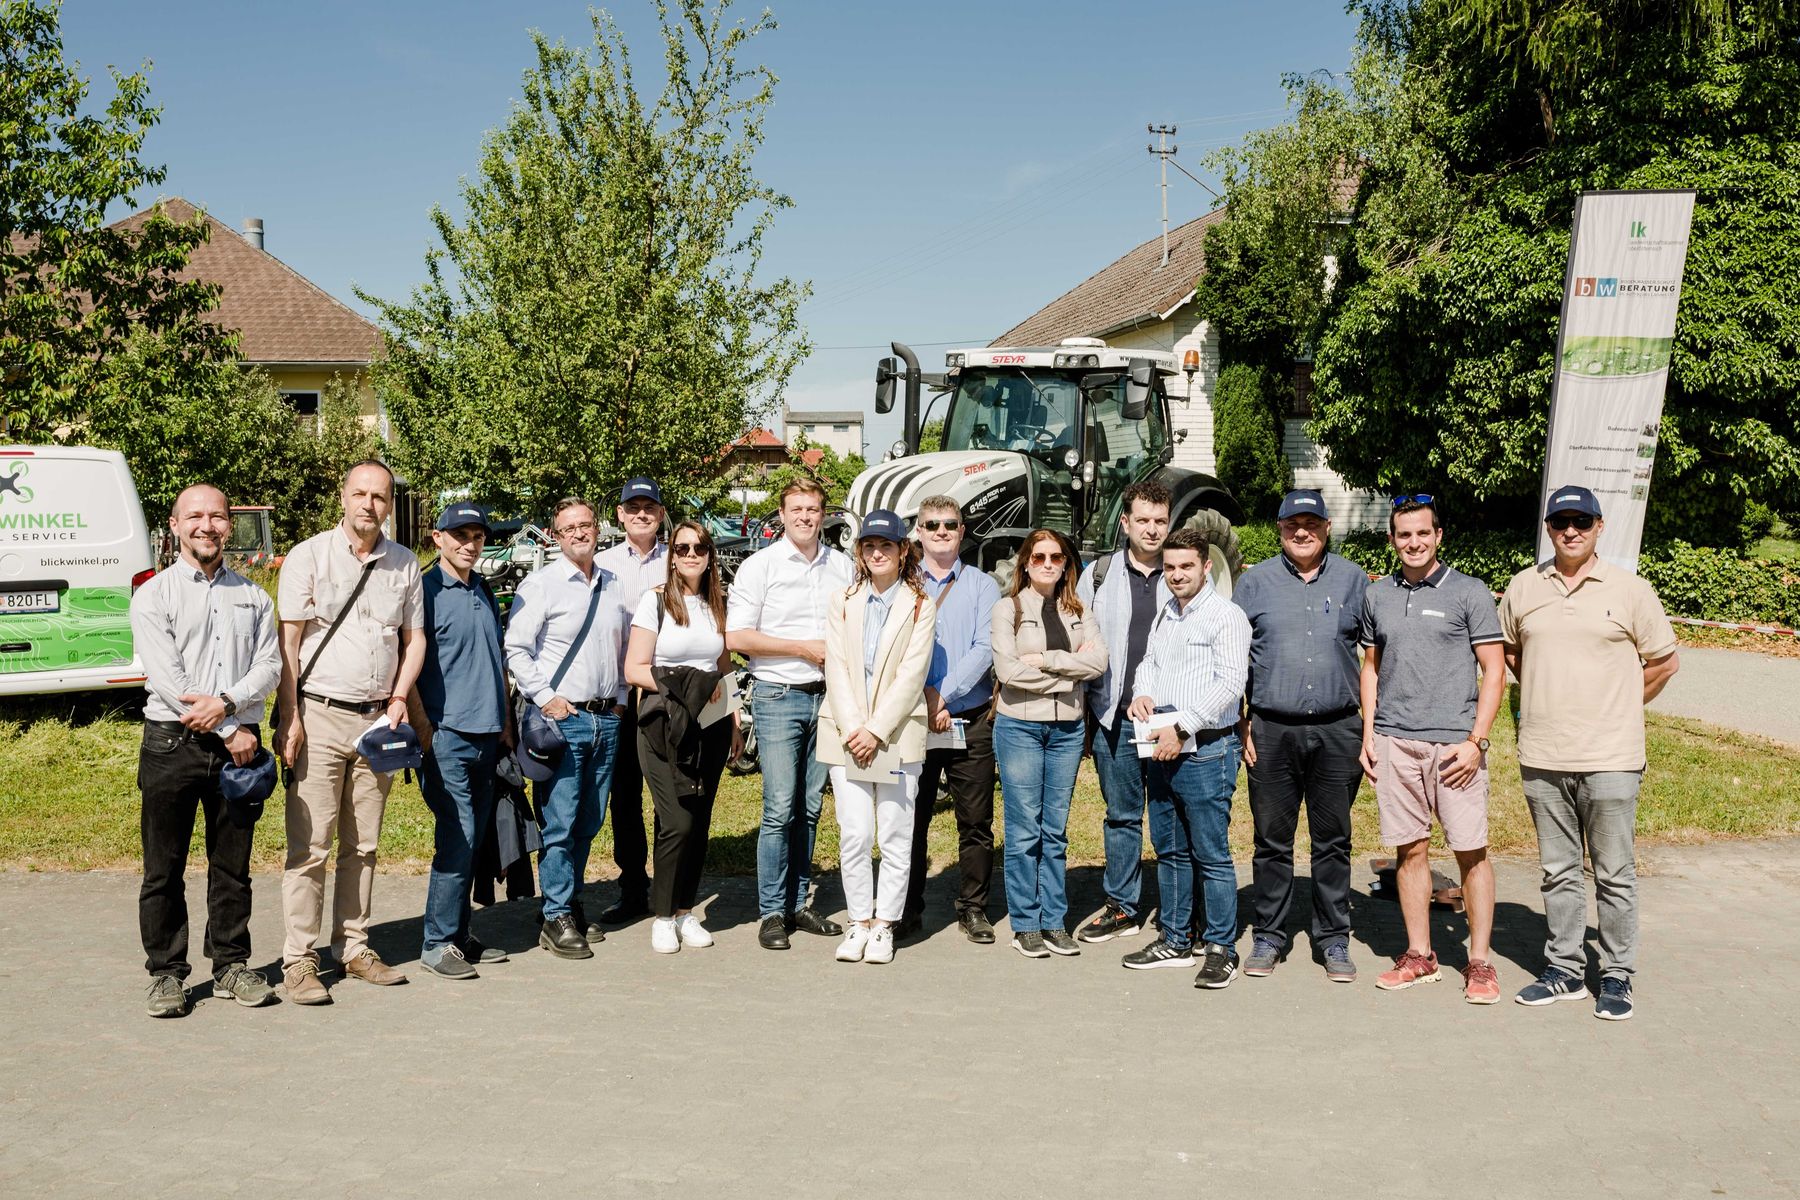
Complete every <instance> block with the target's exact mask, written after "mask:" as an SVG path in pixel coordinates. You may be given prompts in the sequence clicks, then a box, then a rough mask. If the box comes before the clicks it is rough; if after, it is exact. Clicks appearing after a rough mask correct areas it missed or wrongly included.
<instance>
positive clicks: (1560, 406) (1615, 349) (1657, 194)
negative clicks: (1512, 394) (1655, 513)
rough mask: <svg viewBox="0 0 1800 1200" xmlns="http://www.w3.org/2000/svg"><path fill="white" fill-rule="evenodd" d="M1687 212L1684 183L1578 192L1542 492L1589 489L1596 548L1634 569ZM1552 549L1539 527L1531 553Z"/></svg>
mask: <svg viewBox="0 0 1800 1200" xmlns="http://www.w3.org/2000/svg"><path fill="white" fill-rule="evenodd" d="M1693 218H1694V193H1693V192H1691V191H1644V192H1583V193H1582V194H1581V196H1580V198H1579V199H1577V200H1576V201H1575V233H1574V236H1573V237H1572V238H1571V239H1570V241H1569V269H1568V276H1567V278H1566V279H1565V280H1564V284H1563V306H1562V325H1561V329H1560V330H1559V332H1558V333H1557V335H1556V373H1555V377H1554V382H1553V383H1552V385H1551V392H1550V436H1549V448H1548V451H1547V453H1546V455H1545V458H1544V482H1543V487H1544V491H1543V493H1542V496H1541V498H1542V499H1543V500H1544V501H1546V502H1547V501H1548V500H1549V496H1550V492H1549V489H1550V488H1554V487H1564V486H1567V485H1569V484H1578V485H1581V486H1583V487H1587V488H1589V489H1591V490H1592V491H1593V493H1594V495H1595V496H1596V497H1597V498H1598V499H1599V501H1600V508H1601V511H1602V512H1603V513H1604V514H1605V521H1606V528H1605V529H1604V530H1603V531H1602V532H1601V534H1600V545H1599V548H1598V553H1599V554H1600V556H1601V557H1602V558H1604V559H1606V561H1607V562H1611V563H1617V564H1618V565H1620V566H1622V567H1624V568H1625V569H1626V570H1628V571H1631V572H1633V573H1636V571H1637V558H1638V548H1639V546H1640V545H1641V544H1642V542H1643V539H1644V511H1645V509H1646V508H1647V507H1648V505H1649V500H1650V473H1651V469H1652V468H1653V467H1654V466H1655V464H1656V440H1657V428H1658V426H1659V424H1660V422H1661V420H1662V405H1663V392H1664V390H1665V389H1666V388H1667V386H1668V381H1669V352H1670V348H1671V347H1672V346H1673V345H1674V343H1675V307H1676V305H1677V304H1678V303H1679V302H1680V300H1681V273H1682V268H1683V266H1685V264H1686V262H1687V246H1688V229H1689V227H1690V226H1691V225H1692V224H1693ZM1543 512H1544V505H1542V504H1540V505H1539V507H1538V513H1539V514H1540V515H1542V513H1543ZM1550 555H1551V550H1550V538H1549V535H1548V534H1547V533H1546V532H1544V530H1543V527H1542V526H1541V525H1540V526H1539V529H1538V560H1539V561H1540V562H1541V561H1543V560H1545V559H1547V558H1549V557H1550Z"/></svg>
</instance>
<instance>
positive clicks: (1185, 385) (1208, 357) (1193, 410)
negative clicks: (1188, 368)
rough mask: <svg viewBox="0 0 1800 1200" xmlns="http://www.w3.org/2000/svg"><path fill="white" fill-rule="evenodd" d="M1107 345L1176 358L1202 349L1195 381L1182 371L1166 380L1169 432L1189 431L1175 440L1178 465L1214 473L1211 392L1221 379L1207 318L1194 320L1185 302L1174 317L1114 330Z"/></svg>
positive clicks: (1214, 338) (1216, 341)
mask: <svg viewBox="0 0 1800 1200" xmlns="http://www.w3.org/2000/svg"><path fill="white" fill-rule="evenodd" d="M1106 344H1107V345H1109V346H1118V347H1121V348H1123V349H1127V350H1172V351H1174V352H1175V360H1176V361H1177V362H1180V361H1181V357H1182V355H1184V354H1186V353H1187V352H1188V351H1189V350H1198V351H1199V352H1200V369H1199V370H1198V371H1196V372H1194V376H1193V378H1192V379H1189V378H1188V376H1187V375H1186V374H1185V373H1182V374H1178V375H1176V376H1175V377H1174V378H1173V379H1169V380H1165V381H1164V387H1165V389H1166V390H1167V391H1168V393H1169V426H1170V432H1171V433H1174V432H1176V431H1179V430H1183V429H1185V430H1187V437H1185V438H1183V439H1181V440H1180V441H1178V442H1177V443H1176V444H1175V458H1174V460H1173V465H1175V466H1177V467H1185V468H1187V469H1188V470H1190V471H1199V472H1201V473H1202V474H1205V475H1212V474H1215V473H1216V470H1217V467H1218V460H1217V459H1216V458H1215V457H1214V456H1213V411H1212V394H1213V387H1214V385H1215V384H1217V382H1218V379H1219V339H1218V336H1217V335H1215V334H1214V333H1213V331H1212V329H1211V328H1210V327H1209V326H1208V325H1207V323H1206V322H1205V321H1201V320H1198V319H1196V318H1195V316H1194V315H1193V309H1192V307H1191V306H1184V307H1182V308H1179V309H1177V310H1176V311H1175V315H1174V318H1173V319H1172V320H1168V321H1163V322H1160V323H1158V324H1155V325H1141V326H1139V327H1138V328H1136V329H1131V330H1127V331H1125V332H1123V333H1115V334H1111V335H1109V336H1108V337H1107V339H1106Z"/></svg>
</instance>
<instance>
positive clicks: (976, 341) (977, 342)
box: [813, 338, 989, 353]
mask: <svg viewBox="0 0 1800 1200" xmlns="http://www.w3.org/2000/svg"><path fill="white" fill-rule="evenodd" d="M988 341H989V339H987V338H956V339H954V340H952V341H948V342H908V343H906V344H907V345H909V346H912V347H914V348H915V349H917V348H919V347H931V346H985V345H987V344H988ZM888 347H889V343H887V342H873V343H871V344H869V345H867V346H814V347H813V352H814V353H817V352H819V351H821V350H886V349H888Z"/></svg>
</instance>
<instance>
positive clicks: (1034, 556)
mask: <svg viewBox="0 0 1800 1200" xmlns="http://www.w3.org/2000/svg"><path fill="white" fill-rule="evenodd" d="M1067 560H1068V559H1067V556H1066V555H1065V554H1063V552H1062V551H1061V550H1033V551H1032V552H1031V565H1032V566H1034V567H1041V566H1043V565H1044V564H1045V563H1049V564H1050V565H1051V566H1053V567H1060V566H1062V565H1063V563H1064V562H1066V561H1067Z"/></svg>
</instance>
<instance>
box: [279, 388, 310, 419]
mask: <svg viewBox="0 0 1800 1200" xmlns="http://www.w3.org/2000/svg"><path fill="white" fill-rule="evenodd" d="M281 398H282V399H283V400H286V401H287V402H288V403H289V404H290V405H292V406H293V409H294V415H295V416H297V417H316V416H318V415H319V393H317V392H283V393H281Z"/></svg>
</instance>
